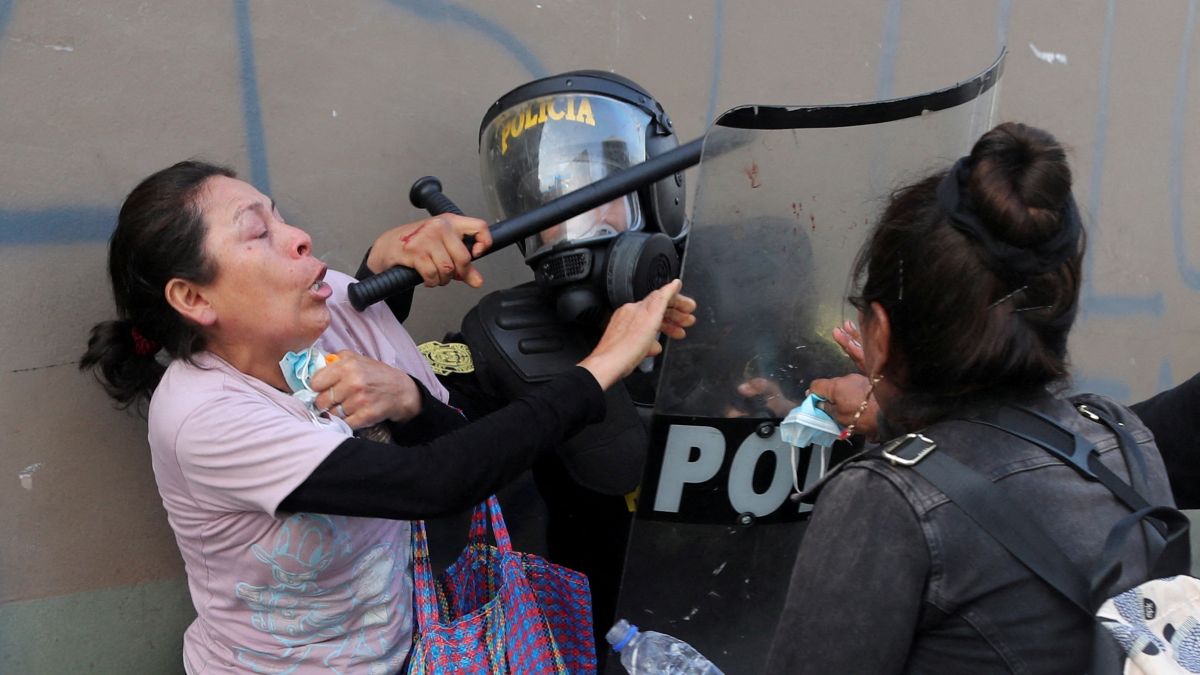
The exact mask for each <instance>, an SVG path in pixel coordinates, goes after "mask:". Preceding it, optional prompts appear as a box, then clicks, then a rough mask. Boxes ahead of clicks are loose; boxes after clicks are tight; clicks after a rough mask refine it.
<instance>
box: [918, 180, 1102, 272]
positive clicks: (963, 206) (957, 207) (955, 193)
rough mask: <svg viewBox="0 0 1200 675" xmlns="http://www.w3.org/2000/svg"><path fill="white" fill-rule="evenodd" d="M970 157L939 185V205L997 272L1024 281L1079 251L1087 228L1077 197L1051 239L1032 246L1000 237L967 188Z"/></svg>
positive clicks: (1064, 209) (1070, 203) (1065, 207)
mask: <svg viewBox="0 0 1200 675" xmlns="http://www.w3.org/2000/svg"><path fill="white" fill-rule="evenodd" d="M969 160H970V158H969V157H963V158H962V159H960V160H958V161H957V162H955V163H954V166H953V167H951V169H950V171H949V172H948V173H947V174H946V177H945V178H943V179H942V182H941V183H939V184H938V186H937V200H938V205H939V206H940V207H941V208H942V210H943V211H945V213H946V216H947V217H948V218H949V219H950V224H951V225H953V226H954V229H956V230H958V231H959V232H962V233H963V234H965V235H967V237H968V238H970V239H971V240H972V241H974V242H975V243H977V244H979V246H980V247H982V248H983V250H984V252H985V253H986V255H985V256H984V259H983V261H984V263H985V264H986V265H987V266H988V267H989V268H990V269H991V270H992V271H993V272H995V273H996V274H997V275H998V276H1000V277H1001V278H1004V279H1006V280H1009V281H1021V280H1024V279H1026V278H1028V277H1030V276H1034V275H1037V274H1043V273H1045V272H1049V271H1050V270H1052V269H1054V268H1056V267H1058V266H1059V265H1061V264H1063V263H1064V262H1066V261H1067V260H1069V259H1070V258H1071V257H1072V256H1074V255H1076V254H1077V253H1078V251H1079V233H1080V232H1081V231H1082V230H1083V224H1082V223H1081V222H1080V220H1079V209H1078V207H1076V206H1075V199H1074V198H1073V197H1070V196H1068V197H1067V203H1066V205H1064V206H1063V210H1062V224H1063V227H1061V228H1060V229H1059V230H1058V233H1057V234H1055V235H1054V237H1052V238H1051V239H1049V240H1047V241H1044V242H1042V243H1040V244H1038V245H1037V246H1032V247H1029V248H1021V247H1018V246H1013V245H1012V244H1009V243H1007V242H1004V241H1000V240H999V239H997V238H996V237H995V235H993V234H992V232H991V230H990V229H989V228H988V227H987V225H986V224H984V222H983V221H981V220H980V219H979V214H978V212H977V211H976V210H975V205H974V204H973V203H972V200H971V195H970V194H969V193H968V191H967V179H968V178H969V177H970V174H971V165H970V163H969Z"/></svg>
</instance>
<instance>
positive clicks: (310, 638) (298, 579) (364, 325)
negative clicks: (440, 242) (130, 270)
mask: <svg viewBox="0 0 1200 675" xmlns="http://www.w3.org/2000/svg"><path fill="white" fill-rule="evenodd" d="M326 281H327V282H328V283H329V284H330V285H331V286H332V287H333V290H334V293H333V296H332V297H331V298H330V299H329V301H328V306H329V309H330V312H331V313H332V322H331V325H330V327H329V329H328V330H326V331H325V333H324V334H323V335H322V336H321V338H320V340H319V341H318V344H319V345H320V346H321V347H322V348H323V349H325V350H326V351H328V352H334V351H339V350H342V349H349V350H352V351H355V352H359V353H361V354H365V355H367V356H370V357H372V358H375V359H378V360H380V361H383V362H384V363H388V364H390V365H393V366H395V367H397V368H400V369H401V370H404V371H406V372H408V373H410V374H412V375H413V376H414V377H416V378H417V379H419V380H420V381H421V382H422V383H423V384H424V385H425V386H426V387H428V389H429V391H430V392H431V393H433V395H434V396H437V397H438V398H439V399H441V400H443V401H444V400H446V391H445V389H444V388H443V387H442V386H441V385H440V384H439V383H438V381H437V379H436V378H435V377H434V375H433V373H432V372H431V371H430V369H429V367H428V365H427V364H426V363H425V360H424V359H423V358H422V357H421V355H420V353H419V352H418V351H417V348H416V345H415V344H414V343H413V341H412V338H411V337H409V335H408V333H407V332H406V331H405V330H404V328H403V327H402V326H400V324H399V323H398V322H397V321H396V320H395V318H394V317H393V316H392V315H391V313H390V312H389V311H388V309H387V308H386V307H385V306H383V305H376V306H374V307H372V308H370V309H368V310H367V311H366V312H362V313H359V312H357V311H355V310H354V309H353V308H352V307H351V306H350V304H349V301H348V299H347V297H346V285H347V284H348V283H349V282H350V281H351V279H350V277H348V276H346V275H344V274H340V273H337V272H332V271H331V272H330V273H329V274H328V275H327V277H326ZM195 361H196V364H195V365H190V364H187V363H184V362H182V361H175V362H173V363H172V364H171V365H170V366H169V367H168V368H167V372H166V374H165V375H164V376H163V379H162V382H161V383H160V384H159V386H158V388H157V390H156V391H155V392H154V397H153V399H152V400H151V403H150V412H149V421H150V432H149V438H150V449H151V454H152V458H153V464H154V475H155V479H156V480H157V482H158V489H159V493H160V495H161V496H162V500H163V505H164V506H165V507H166V510H167V517H168V520H169V521H170V523H171V528H172V529H173V530H174V531H175V539H176V541H177V542H178V544H179V551H180V553H181V554H182V556H183V560H184V565H185V568H186V571H187V578H188V587H189V589H190V591H191V596H192V603H193V604H194V605H195V608H196V613H197V617H196V620H195V621H194V622H193V623H192V625H191V626H190V627H189V628H188V630H187V632H186V633H185V635H184V665H185V668H186V670H187V672H188V673H190V674H192V675H197V674H199V673H244V672H253V673H259V672H261V673H285V672H286V673H297V674H303V673H392V672H395V671H396V670H397V669H398V668H399V667H400V665H401V664H402V663H403V661H404V658H405V657H406V656H407V654H408V650H409V647H410V645H411V640H412V555H411V551H410V549H409V543H410V541H409V524H408V522H406V521H394V520H383V519H374V518H350V517H345V516H327V515H321V514H310V513H297V514H286V513H282V514H276V513H275V510H276V508H277V507H278V506H279V503H280V502H281V501H283V499H284V498H285V497H287V495H289V494H290V493H291V492H292V491H293V490H294V489H295V488H296V487H297V486H299V485H300V484H301V483H302V482H303V481H304V480H305V479H306V478H307V477H308V476H309V474H310V473H312V471H313V469H315V468H316V467H317V466H318V465H319V464H320V463H321V462H322V461H323V460H324V459H325V457H326V456H328V455H329V453H330V452H331V451H332V450H333V449H334V448H335V447H337V446H338V444H340V443H341V442H343V441H344V440H345V439H346V437H347V436H348V435H349V434H350V429H349V428H348V427H347V426H346V425H345V423H343V422H342V421H341V420H337V419H335V420H332V421H330V420H325V419H321V418H317V417H315V416H314V415H313V414H312V413H311V412H309V410H308V408H307V407H306V406H305V405H304V404H302V403H300V402H299V401H297V400H296V399H294V398H292V397H291V396H289V395H287V394H284V393H282V392H280V391H278V390H276V389H275V388H274V387H271V386H270V385H268V384H266V383H264V382H262V381H260V380H257V379H255V378H253V377H250V376H248V375H245V374H243V373H241V372H239V371H238V370H236V369H235V368H233V367H232V366H230V365H229V364H227V363H225V362H224V361H222V360H221V359H219V358H217V357H216V356H214V355H212V354H207V353H205V354H200V355H198V356H197V358H196V359H195Z"/></svg>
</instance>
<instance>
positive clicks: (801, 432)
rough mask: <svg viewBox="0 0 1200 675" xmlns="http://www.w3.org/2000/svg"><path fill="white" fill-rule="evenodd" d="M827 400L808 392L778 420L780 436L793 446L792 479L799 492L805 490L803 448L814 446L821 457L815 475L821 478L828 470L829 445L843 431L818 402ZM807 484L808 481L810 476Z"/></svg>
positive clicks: (814, 450)
mask: <svg viewBox="0 0 1200 675" xmlns="http://www.w3.org/2000/svg"><path fill="white" fill-rule="evenodd" d="M825 400H826V399H824V398H822V397H820V396H817V395H816V394H809V395H808V396H807V397H805V399H804V401H802V402H801V403H800V405H798V406H796V407H795V408H792V410H791V412H789V413H788V414H787V417H785V418H783V421H782V422H780V423H779V437H780V438H781V439H783V442H784V443H787V444H788V445H790V446H792V448H791V458H792V480H793V481H794V482H793V487H795V488H796V493H797V494H801V493H803V492H804V490H802V489H801V487H800V482H799V481H800V478H799V472H798V468H799V467H798V466H797V463H798V459H799V454H800V448H803V447H806V446H809V445H811V446H813V448H812V451H813V452H815V453H817V455H816V456H817V457H818V458H819V460H820V464H819V465H818V467H817V474H816V476H815V477H814V478H818V479H819V478H820V477H821V476H824V475H825V472H826V471H828V470H829V459H830V449H831V448H832V447H833V442H834V441H836V440H838V438H839V437H840V434H841V432H842V427H841V426H839V425H838V423H837V422H835V421H834V419H833V418H832V417H830V416H829V414H828V413H826V412H825V411H824V410H821V409H820V408H818V407H817V403H818V402H823V401H825ZM810 467H811V465H810ZM805 484H806V485H807V484H809V483H808V480H807V477H806V480H805Z"/></svg>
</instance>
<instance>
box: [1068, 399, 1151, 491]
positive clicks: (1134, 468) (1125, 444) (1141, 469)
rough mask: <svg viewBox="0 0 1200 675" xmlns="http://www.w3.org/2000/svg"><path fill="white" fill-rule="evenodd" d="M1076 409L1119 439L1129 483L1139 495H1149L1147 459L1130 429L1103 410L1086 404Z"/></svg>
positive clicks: (1118, 442)
mask: <svg viewBox="0 0 1200 675" xmlns="http://www.w3.org/2000/svg"><path fill="white" fill-rule="evenodd" d="M1075 409H1076V410H1078V411H1079V414H1081V415H1083V416H1084V417H1086V418H1088V419H1090V420H1092V421H1093V422H1099V423H1101V424H1103V425H1104V426H1106V427H1108V430H1109V431H1111V432H1112V433H1113V434H1114V435H1115V436H1116V437H1117V444H1118V445H1119V446H1120V447H1121V454H1122V455H1123V456H1124V457H1125V466H1126V467H1128V468H1129V478H1130V480H1129V482H1130V483H1131V484H1132V485H1133V489H1134V490H1137V492H1138V494H1140V495H1142V496H1145V495H1147V494H1149V493H1150V490H1149V487H1148V486H1147V483H1146V474H1147V469H1146V457H1145V455H1143V454H1142V448H1141V446H1139V445H1138V442H1137V441H1136V440H1135V439H1134V438H1133V434H1131V433H1129V429H1127V428H1125V425H1124V424H1122V423H1120V422H1118V421H1116V420H1114V419H1113V418H1111V417H1109V416H1108V414H1107V413H1105V412H1104V411H1103V410H1099V409H1093V408H1092V407H1090V406H1088V405H1085V404H1079V405H1076V406H1075Z"/></svg>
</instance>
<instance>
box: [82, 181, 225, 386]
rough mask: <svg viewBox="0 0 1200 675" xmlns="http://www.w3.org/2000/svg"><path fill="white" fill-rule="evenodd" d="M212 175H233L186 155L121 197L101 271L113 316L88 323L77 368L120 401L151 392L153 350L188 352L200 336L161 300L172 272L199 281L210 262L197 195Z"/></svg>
mask: <svg viewBox="0 0 1200 675" xmlns="http://www.w3.org/2000/svg"><path fill="white" fill-rule="evenodd" d="M213 176H227V177H229V178H235V177H236V176H237V174H236V173H235V172H234V171H233V170H232V169H229V168H227V167H223V166H217V165H215V164H209V163H207V162H202V161H195V160H189V161H185V162H179V163H178V164H175V165H174V166H170V167H168V168H166V169H163V170H161V171H158V172H157V173H154V174H152V175H150V176H149V177H147V178H146V179H144V180H143V181H142V182H141V183H139V184H138V186H137V187H135V188H134V189H133V191H132V192H130V193H129V196H128V197H126V198H125V203H124V204H123V205H122V206H121V212H120V214H119V215H118V216H117V227H116V229H115V230H114V231H113V234H112V237H111V238H110V239H109V243H108V276H109V279H110V280H111V281H112V290H113V300H114V302H115V303H116V307H117V320H115V321H102V322H100V323H98V324H96V325H95V326H94V327H93V328H92V332H91V337H90V339H88V346H87V351H86V352H84V355H83V358H82V359H81V360H80V362H79V368H80V369H81V370H94V372H95V374H96V379H97V380H99V381H100V384H101V385H103V386H104V390H105V391H106V392H108V395H109V396H111V397H112V398H113V399H114V400H115V401H116V402H117V404H118V406H119V407H121V408H127V407H129V406H130V405H133V404H135V403H142V402H145V401H148V400H149V399H150V395H151V394H153V393H154V388H155V387H157V386H158V382H159V380H161V379H162V375H163V372H165V370H166V366H164V365H163V363H162V362H161V361H160V360H159V358H158V355H157V352H158V351H159V349H162V350H165V351H166V353H167V355H168V356H170V357H171V358H178V359H191V357H192V356H193V355H194V354H195V353H196V352H198V351H201V350H203V349H204V346H205V343H204V335H203V334H202V333H201V332H200V330H199V328H198V327H197V326H195V325H194V324H191V323H189V322H188V321H186V320H185V319H184V318H183V317H182V316H180V314H179V313H178V312H176V311H175V310H174V308H172V307H171V306H170V305H169V304H168V303H167V300H166V296H165V290H166V285H167V282H168V281H170V280H171V279H174V278H179V279H185V280H188V281H194V282H196V283H199V284H205V283H209V282H210V281H212V279H213V277H214V276H215V275H216V271H217V270H216V265H215V263H214V262H213V261H212V260H210V259H209V257H208V256H207V255H206V254H205V249H204V237H205V233H206V231H207V230H206V228H205V225H204V218H203V214H202V213H201V210H200V207H199V205H198V203H197V202H198V196H199V194H200V192H201V190H202V189H203V187H204V184H205V182H206V181H208V179H210V178H212V177H213Z"/></svg>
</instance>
